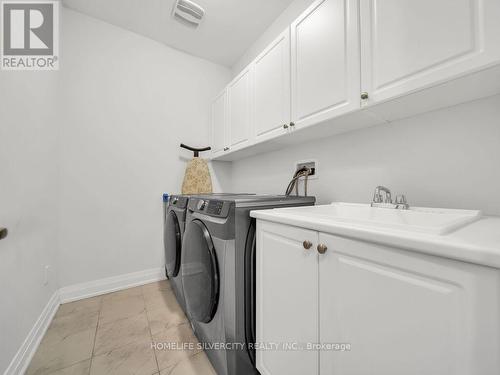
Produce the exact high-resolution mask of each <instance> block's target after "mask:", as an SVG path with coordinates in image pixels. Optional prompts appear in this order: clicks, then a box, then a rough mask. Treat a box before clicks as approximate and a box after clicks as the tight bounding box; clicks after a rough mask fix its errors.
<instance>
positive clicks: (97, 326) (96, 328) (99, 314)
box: [89, 296, 104, 375]
mask: <svg viewBox="0 0 500 375" xmlns="http://www.w3.org/2000/svg"><path fill="white" fill-rule="evenodd" d="M100 298H101V299H100V301H99V312H98V314H97V324H96V326H95V334H94V344H93V345H92V354H91V355H90V364H89V375H90V373H91V371H92V362H93V359H94V351H95V343H96V341H97V330H98V329H99V322H100V320H101V310H102V302H103V300H104V298H103V297H102V296H101V297H100Z"/></svg>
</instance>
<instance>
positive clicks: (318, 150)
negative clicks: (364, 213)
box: [223, 95, 500, 215]
mask: <svg viewBox="0 0 500 375" xmlns="http://www.w3.org/2000/svg"><path fill="white" fill-rule="evenodd" d="M307 158H315V159H318V160H319V169H318V177H319V178H318V179H317V180H312V181H311V182H310V184H309V186H310V193H311V194H314V195H316V196H317V197H318V200H319V203H329V202H332V201H346V202H365V203H366V202H369V201H370V200H371V198H372V194H373V189H374V188H375V186H377V185H386V186H388V187H390V188H391V189H392V190H393V191H394V192H400V193H406V194H407V197H408V200H409V203H410V204H412V205H416V206H430V207H450V208H469V209H482V210H483V211H484V212H485V213H488V214H495V215H500V197H499V195H498V194H499V192H500V96H498V95H497V96H494V97H490V98H487V99H482V100H479V101H475V102H470V103H466V104H461V105H459V106H455V107H450V108H447V109H442V110H439V111H435V112H430V113H427V114H423V115H419V116H416V117H413V118H409V119H404V120H399V121H396V122H393V123H390V124H387V125H380V126H376V127H372V128H367V129H363V130H359V131H355V132H351V133H347V134H343V135H339V136H335V137H332V138H328V139H322V140H317V141H312V142H308V143H304V144H301V145H299V146H294V147H289V148H285V149H282V150H279V151H275V152H270V153H266V154H260V155H257V156H253V157H250V158H246V159H243V160H240V161H236V162H233V164H232V169H231V173H230V176H231V178H226V179H225V182H224V184H223V186H224V189H225V190H227V191H229V190H233V191H255V192H258V193H279V192H283V191H284V189H285V187H286V185H287V183H288V181H289V179H290V177H291V174H292V172H293V165H294V162H295V161H296V160H302V159H307Z"/></svg>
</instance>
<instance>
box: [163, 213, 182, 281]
mask: <svg viewBox="0 0 500 375" xmlns="http://www.w3.org/2000/svg"><path fill="white" fill-rule="evenodd" d="M163 236H164V243H165V268H166V271H167V277H168V278H171V277H175V276H177V274H178V273H179V268H180V265H181V247H182V236H181V226H180V225H179V219H178V218H177V215H176V214H175V212H174V211H170V212H168V214H167V217H166V218H165V228H164V234H163Z"/></svg>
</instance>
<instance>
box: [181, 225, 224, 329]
mask: <svg viewBox="0 0 500 375" xmlns="http://www.w3.org/2000/svg"><path fill="white" fill-rule="evenodd" d="M182 287H183V289H184V298H185V301H186V307H187V311H188V314H189V316H190V317H191V318H192V319H195V320H196V321H198V322H202V323H208V322H210V321H211V320H212V319H213V317H214V315H215V312H216V311H217V303H218V300H219V268H218V265H217V256H216V253H215V247H214V244H213V242H212V237H211V236H210V233H209V232H208V229H207V227H206V226H205V224H203V222H202V221H201V220H198V219H194V220H192V221H191V222H189V223H188V224H187V226H186V232H185V233H184V243H183V248H182Z"/></svg>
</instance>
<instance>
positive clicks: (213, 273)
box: [181, 195, 315, 375]
mask: <svg viewBox="0 0 500 375" xmlns="http://www.w3.org/2000/svg"><path fill="white" fill-rule="evenodd" d="M314 203H315V198H314V197H296V196H258V195H255V196H238V195H235V196H223V197H213V196H197V197H191V198H190V200H189V202H188V210H187V217H186V230H185V235H184V240H183V245H182V259H181V274H182V286H183V294H184V298H185V303H186V310H187V315H188V317H189V319H190V321H191V324H192V326H193V329H194V331H195V333H196V336H197V337H198V339H199V340H200V342H202V343H204V344H206V345H205V350H206V352H207V355H208V357H209V359H210V362H211V363H212V365H213V366H214V368H215V370H216V372H217V374H219V375H226V374H227V375H236V374H238V375H245V374H256V373H257V370H256V369H255V365H254V364H255V351H254V350H253V348H252V347H251V345H249V344H251V343H255V220H254V219H252V218H251V217H250V215H249V214H250V211H251V210H261V209H269V208H277V207H293V206H312V205H314ZM220 343H225V344H226V348H225V350H224V349H220V348H215V347H214V349H212V348H210V345H213V344H220ZM227 344H229V346H228V345H227Z"/></svg>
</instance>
